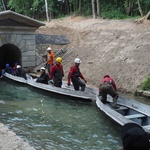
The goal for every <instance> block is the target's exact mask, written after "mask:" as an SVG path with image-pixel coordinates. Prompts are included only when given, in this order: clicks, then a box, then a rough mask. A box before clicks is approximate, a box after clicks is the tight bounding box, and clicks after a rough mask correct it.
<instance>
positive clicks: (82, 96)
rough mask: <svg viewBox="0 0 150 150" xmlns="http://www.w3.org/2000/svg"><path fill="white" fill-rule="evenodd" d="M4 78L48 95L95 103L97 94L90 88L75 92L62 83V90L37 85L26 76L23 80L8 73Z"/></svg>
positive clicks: (71, 87) (45, 85) (52, 86)
mask: <svg viewBox="0 0 150 150" xmlns="http://www.w3.org/2000/svg"><path fill="white" fill-rule="evenodd" d="M4 76H5V78H6V79H10V80H12V81H15V82H19V83H23V84H27V85H30V86H31V87H33V88H36V89H40V90H44V91H47V92H49V93H50V94H51V93H53V94H57V95H62V96H67V97H72V98H73V99H75V100H80V101H84V102H92V101H95V94H96V93H97V91H96V90H94V89H92V88H88V87H87V88H86V90H85V91H84V92H82V91H75V90H74V89H73V86H69V87H68V86H67V84H66V83H65V82H64V83H63V85H62V88H59V87H55V86H54V85H52V84H48V85H47V84H42V83H38V82H36V81H35V79H33V78H32V77H31V76H30V75H28V74H27V80H25V79H24V78H22V77H17V76H13V75H11V74H8V73H5V75H4Z"/></svg>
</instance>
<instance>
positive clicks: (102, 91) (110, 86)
mask: <svg viewBox="0 0 150 150" xmlns="http://www.w3.org/2000/svg"><path fill="white" fill-rule="evenodd" d="M108 94H109V95H110V96H112V97H113V107H114V108H117V99H118V97H119V95H118V93H117V86H116V83H115V81H114V80H113V79H112V78H111V77H110V76H109V75H105V76H104V77H103V78H102V80H101V81H100V85H99V95H100V96H102V97H101V101H102V102H103V103H104V104H105V103H106V101H107V95H108Z"/></svg>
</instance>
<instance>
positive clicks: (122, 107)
mask: <svg viewBox="0 0 150 150" xmlns="http://www.w3.org/2000/svg"><path fill="white" fill-rule="evenodd" d="M115 110H116V111H119V110H128V107H125V106H120V107H119V108H117V109H115Z"/></svg>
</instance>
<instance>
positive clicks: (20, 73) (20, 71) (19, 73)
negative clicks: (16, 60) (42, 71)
mask: <svg viewBox="0 0 150 150" xmlns="http://www.w3.org/2000/svg"><path fill="white" fill-rule="evenodd" d="M16 76H18V77H22V78H24V79H25V80H27V76H26V71H25V70H24V69H23V68H21V66H20V65H17V69H16Z"/></svg>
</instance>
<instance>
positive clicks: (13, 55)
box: [0, 44, 22, 69]
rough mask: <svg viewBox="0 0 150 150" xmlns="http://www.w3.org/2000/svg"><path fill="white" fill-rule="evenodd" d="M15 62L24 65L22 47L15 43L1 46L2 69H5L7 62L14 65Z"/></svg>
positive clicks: (0, 60)
mask: <svg viewBox="0 0 150 150" xmlns="http://www.w3.org/2000/svg"><path fill="white" fill-rule="evenodd" d="M15 62H17V63H18V64H20V65H22V56H21V51H20V49H19V48H18V47H17V46H15V45H13V44H4V45H2V46H1V47H0V69H4V68H5V64H6V63H9V64H10V66H11V67H13V66H14V64H15Z"/></svg>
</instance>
